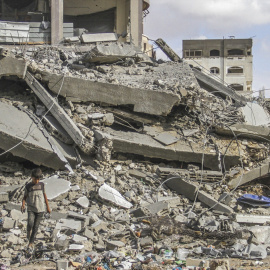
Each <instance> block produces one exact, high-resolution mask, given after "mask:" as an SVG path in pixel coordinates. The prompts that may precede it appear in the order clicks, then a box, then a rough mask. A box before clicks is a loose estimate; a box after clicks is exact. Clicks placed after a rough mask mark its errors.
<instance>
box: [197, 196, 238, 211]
mask: <svg viewBox="0 0 270 270" xmlns="http://www.w3.org/2000/svg"><path fill="white" fill-rule="evenodd" d="M198 200H199V201H201V202H202V203H204V204H206V205H207V206H209V207H211V208H212V209H214V210H217V211H219V212H223V213H228V214H230V213H233V212H234V211H233V209H232V208H231V207H229V206H227V205H225V204H223V203H220V202H218V201H217V200H215V199H214V198H213V197H212V196H210V195H209V194H207V193H206V192H204V191H199V192H198Z"/></svg>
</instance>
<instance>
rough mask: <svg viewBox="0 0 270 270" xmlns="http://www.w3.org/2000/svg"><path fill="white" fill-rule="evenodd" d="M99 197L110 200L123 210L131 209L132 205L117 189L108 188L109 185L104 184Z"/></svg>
mask: <svg viewBox="0 0 270 270" xmlns="http://www.w3.org/2000/svg"><path fill="white" fill-rule="evenodd" d="M98 195H99V196H100V197H101V198H102V199H104V200H108V201H110V202H112V203H114V204H116V205H118V206H121V207H123V208H127V209H129V208H131V207H132V204H131V203H130V202H128V201H127V200H126V199H125V198H124V197H123V196H122V195H121V194H120V193H119V192H118V191H117V190H116V189H114V188H112V187H110V186H108V185H107V184H103V185H102V186H101V187H100V188H99V190H98Z"/></svg>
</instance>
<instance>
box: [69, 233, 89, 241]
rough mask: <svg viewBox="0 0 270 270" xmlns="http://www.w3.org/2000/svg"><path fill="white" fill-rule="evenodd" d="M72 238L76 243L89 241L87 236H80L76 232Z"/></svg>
mask: <svg viewBox="0 0 270 270" xmlns="http://www.w3.org/2000/svg"><path fill="white" fill-rule="evenodd" d="M72 240H73V241H74V242H76V243H81V242H85V241H87V238H86V237H83V236H80V235H78V234H74V235H73V236H72Z"/></svg>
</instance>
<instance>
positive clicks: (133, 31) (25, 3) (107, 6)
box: [0, 0, 150, 47]
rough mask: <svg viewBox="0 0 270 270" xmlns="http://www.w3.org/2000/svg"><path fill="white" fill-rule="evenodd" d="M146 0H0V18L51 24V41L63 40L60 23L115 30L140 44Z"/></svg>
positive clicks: (92, 30) (91, 30) (123, 38)
mask: <svg viewBox="0 0 270 270" xmlns="http://www.w3.org/2000/svg"><path fill="white" fill-rule="evenodd" d="M149 6H150V0H12V1H11V0H0V20H1V21H13V22H41V21H50V23H51V38H50V42H51V44H58V43H60V42H61V41H62V40H63V24H64V23H72V25H73V26H74V28H78V29H79V28H81V29H86V31H87V32H88V33H116V34H117V35H118V36H119V41H123V42H126V41H130V42H132V43H133V44H134V45H136V46H139V47H142V46H143V44H142V38H143V37H142V35H143V17H144V16H145V15H146V14H147V10H148V8H149Z"/></svg>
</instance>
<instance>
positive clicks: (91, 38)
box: [81, 33, 118, 43]
mask: <svg viewBox="0 0 270 270" xmlns="http://www.w3.org/2000/svg"><path fill="white" fill-rule="evenodd" d="M81 39H82V42H83V43H95V42H104V41H117V40H118V37H117V34H115V33H98V34H83V35H81Z"/></svg>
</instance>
